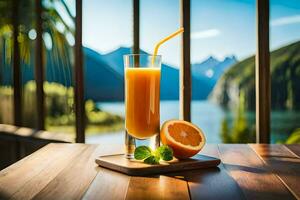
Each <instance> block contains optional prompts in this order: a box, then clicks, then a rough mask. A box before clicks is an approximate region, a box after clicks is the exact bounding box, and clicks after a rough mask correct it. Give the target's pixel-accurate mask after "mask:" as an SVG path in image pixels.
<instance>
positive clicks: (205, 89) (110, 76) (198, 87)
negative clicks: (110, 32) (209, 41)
mask: <svg viewBox="0 0 300 200" xmlns="http://www.w3.org/2000/svg"><path fill="white" fill-rule="evenodd" d="M130 53H131V49H130V48H125V47H120V48H118V49H116V50H114V51H112V52H110V53H108V54H104V55H102V54H99V53H97V52H95V51H93V50H92V49H89V48H84V55H85V76H86V84H85V86H86V98H91V99H94V100H97V101H115V100H122V99H123V97H124V84H123V79H124V65H123V55H125V54H130ZM140 53H146V52H145V51H142V50H141V51H140ZM211 59H214V60H215V62H214V63H210V62H208V64H206V62H207V61H208V60H211ZM235 62H237V61H236V58H235V57H234V56H231V57H228V58H225V59H224V61H218V60H217V59H215V58H212V57H210V58H208V59H207V60H205V61H204V62H202V63H198V64H194V65H192V90H193V91H192V98H193V99H206V98H207V96H208V94H209V93H210V92H211V90H212V89H213V87H214V85H215V84H216V81H217V80H218V78H219V77H220V75H221V74H222V73H223V72H224V71H225V70H226V69H227V68H228V67H230V66H231V65H232V64H234V63H235ZM202 68H203V70H202ZM208 70H209V71H210V72H211V73H213V74H212V76H210V75H209V74H208V73H210V72H208ZM99 76H101V78H100V77H99ZM178 98H179V70H178V69H177V68H175V67H172V66H170V65H167V64H162V74H161V99H163V100H173V99H178Z"/></svg>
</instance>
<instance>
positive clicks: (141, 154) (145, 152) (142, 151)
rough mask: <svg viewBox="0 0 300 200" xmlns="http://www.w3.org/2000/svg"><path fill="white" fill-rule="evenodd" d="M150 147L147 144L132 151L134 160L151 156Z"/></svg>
mask: <svg viewBox="0 0 300 200" xmlns="http://www.w3.org/2000/svg"><path fill="white" fill-rule="evenodd" d="M151 153H152V151H151V149H150V148H149V147H147V146H139V147H137V148H136V149H135V151H134V158H135V159H136V160H143V159H146V158H148V157H149V156H151Z"/></svg>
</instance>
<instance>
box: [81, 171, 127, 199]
mask: <svg viewBox="0 0 300 200" xmlns="http://www.w3.org/2000/svg"><path fill="white" fill-rule="evenodd" d="M98 171H99V172H98V174H97V176H96V178H95V179H94V181H93V183H92V184H91V186H90V187H89V189H88V190H87V192H86V193H85V195H84V196H83V199H99V198H100V197H101V199H124V197H125V196H126V192H127V188H128V184H129V180H130V176H127V175H125V174H121V173H119V172H114V171H111V170H109V169H104V168H100V167H99V169H98ZM104 183H105V184H104Z"/></svg>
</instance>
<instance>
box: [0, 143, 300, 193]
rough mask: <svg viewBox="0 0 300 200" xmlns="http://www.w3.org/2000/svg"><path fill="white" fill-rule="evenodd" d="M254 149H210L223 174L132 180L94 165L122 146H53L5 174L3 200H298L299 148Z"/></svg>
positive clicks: (0, 179) (0, 189)
mask: <svg viewBox="0 0 300 200" xmlns="http://www.w3.org/2000/svg"><path fill="white" fill-rule="evenodd" d="M250 146H251V147H250ZM250 146H248V145H244V144H240V145H225V144H222V145H219V146H217V145H206V146H205V148H204V149H203V151H202V152H201V153H202V154H204V155H208V156H214V157H218V156H220V158H221V159H222V162H223V164H221V165H220V166H219V167H218V168H214V169H202V170H193V171H186V172H176V174H175V173H172V174H165V175H160V176H151V177H130V176H126V175H124V174H120V173H117V172H114V171H110V170H108V169H103V168H100V167H98V166H97V164H95V162H94V161H95V158H96V157H98V156H100V155H109V154H112V153H121V152H122V146H112V145H103V146H98V145H86V144H50V145H47V146H46V147H44V148H42V149H41V150H39V151H37V152H35V153H34V154H32V155H30V156H28V157H26V158H24V159H22V160H21V161H19V162H17V163H15V164H14V165H11V166H10V167H8V168H6V169H4V170H2V171H0V199H8V198H11V199H31V198H32V197H33V198H35V199H81V198H83V199H99V198H101V199H124V198H126V199H141V198H142V199H189V198H190V197H191V198H192V199H295V197H296V198H299V191H300V190H299V186H298V185H297V183H298V182H297V181H298V180H299V178H300V177H299V176H300V159H299V155H297V154H299V148H300V146H299V145H288V146H287V147H288V148H286V147H285V146H284V145H250ZM120 148H121V149H120ZM293 152H294V153H293ZM257 154H259V156H258V155H257ZM293 195H294V196H293Z"/></svg>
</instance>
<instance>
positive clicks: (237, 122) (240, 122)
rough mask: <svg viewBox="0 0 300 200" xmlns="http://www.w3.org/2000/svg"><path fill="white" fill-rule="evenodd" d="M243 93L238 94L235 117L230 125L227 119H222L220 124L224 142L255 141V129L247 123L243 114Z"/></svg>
mask: <svg viewBox="0 0 300 200" xmlns="http://www.w3.org/2000/svg"><path fill="white" fill-rule="evenodd" d="M244 105H245V95H244V93H243V92H241V94H240V98H239V104H238V108H237V111H236V114H235V116H234V117H235V119H234V121H233V124H232V126H231V127H230V126H229V124H228V121H227V120H226V118H225V119H223V121H222V125H221V132H220V133H221V138H222V141H223V142H224V143H251V142H255V129H254V128H252V127H251V126H250V125H249V122H248V121H247V118H246V115H245V106H244Z"/></svg>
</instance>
